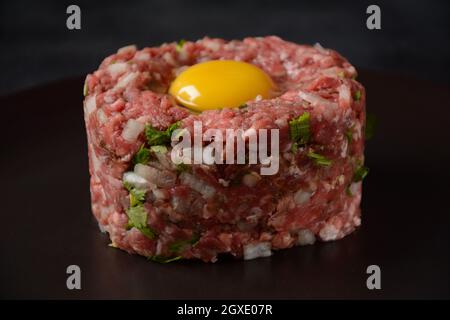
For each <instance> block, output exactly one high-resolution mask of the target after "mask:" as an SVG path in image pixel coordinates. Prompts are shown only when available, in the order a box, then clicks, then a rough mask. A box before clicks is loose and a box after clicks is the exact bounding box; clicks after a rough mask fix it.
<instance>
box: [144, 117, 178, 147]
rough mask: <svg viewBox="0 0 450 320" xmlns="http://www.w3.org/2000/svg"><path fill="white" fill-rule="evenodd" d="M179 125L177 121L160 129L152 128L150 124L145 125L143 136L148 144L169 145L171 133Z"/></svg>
mask: <svg viewBox="0 0 450 320" xmlns="http://www.w3.org/2000/svg"><path fill="white" fill-rule="evenodd" d="M179 127H180V123H179V122H175V123H173V124H171V125H170V126H169V127H168V128H167V129H166V130H164V131H161V130H158V129H155V128H153V127H152V126H151V125H146V126H145V136H146V137H147V142H148V144H149V145H150V146H159V145H169V144H170V142H171V137H172V133H173V132H174V131H175V130H176V129H178V128H179Z"/></svg>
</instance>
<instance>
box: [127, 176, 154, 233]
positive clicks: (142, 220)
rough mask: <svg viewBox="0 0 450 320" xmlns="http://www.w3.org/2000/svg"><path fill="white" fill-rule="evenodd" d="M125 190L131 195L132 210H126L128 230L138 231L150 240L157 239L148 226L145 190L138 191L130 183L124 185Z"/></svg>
mask: <svg viewBox="0 0 450 320" xmlns="http://www.w3.org/2000/svg"><path fill="white" fill-rule="evenodd" d="M123 185H124V187H125V189H127V190H128V192H129V193H130V208H129V209H127V210H126V212H127V216H128V225H127V230H129V229H131V228H133V227H134V228H136V229H138V230H139V231H140V232H141V233H142V234H143V235H144V236H146V237H147V238H149V239H155V237H156V233H155V232H154V231H153V230H152V229H150V228H149V226H148V225H147V218H148V215H147V211H146V210H145V208H144V201H145V193H146V191H145V190H142V189H137V188H135V187H133V186H132V185H131V184H130V183H128V182H124V183H123Z"/></svg>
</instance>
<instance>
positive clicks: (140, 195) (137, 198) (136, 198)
mask: <svg viewBox="0 0 450 320" xmlns="http://www.w3.org/2000/svg"><path fill="white" fill-rule="evenodd" d="M144 201H145V190H141V189H135V188H134V189H132V190H131V191H130V206H131V207H135V206H138V205H139V204H141V203H142V202H144Z"/></svg>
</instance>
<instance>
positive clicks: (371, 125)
mask: <svg viewBox="0 0 450 320" xmlns="http://www.w3.org/2000/svg"><path fill="white" fill-rule="evenodd" d="M377 124H378V120H377V117H376V116H375V115H374V114H373V113H367V115H366V125H365V128H364V136H365V139H366V140H370V139H371V138H372V137H373V135H374V134H375V129H376V127H377Z"/></svg>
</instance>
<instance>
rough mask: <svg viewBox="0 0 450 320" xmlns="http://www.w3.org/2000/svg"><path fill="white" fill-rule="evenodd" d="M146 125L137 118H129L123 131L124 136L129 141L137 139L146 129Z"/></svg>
mask: <svg viewBox="0 0 450 320" xmlns="http://www.w3.org/2000/svg"><path fill="white" fill-rule="evenodd" d="M144 128H145V125H144V124H143V123H141V122H139V121H137V120H134V119H130V120H128V122H127V124H126V125H125V128H123V131H122V138H124V139H125V140H127V141H128V142H134V141H136V139H137V137H138V136H139V135H140V134H141V132H142V131H144Z"/></svg>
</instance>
